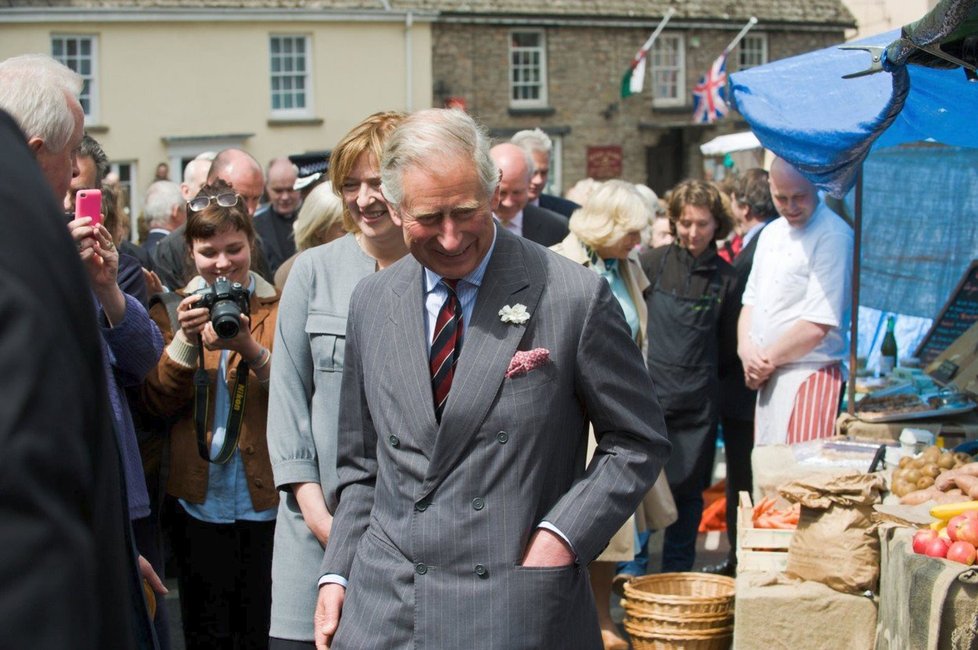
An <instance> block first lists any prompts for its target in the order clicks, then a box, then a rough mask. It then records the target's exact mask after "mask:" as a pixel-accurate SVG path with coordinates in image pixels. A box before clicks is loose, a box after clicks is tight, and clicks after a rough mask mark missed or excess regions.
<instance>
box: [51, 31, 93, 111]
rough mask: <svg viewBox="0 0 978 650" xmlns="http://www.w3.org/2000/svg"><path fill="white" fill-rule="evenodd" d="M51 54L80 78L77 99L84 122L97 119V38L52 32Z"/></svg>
mask: <svg viewBox="0 0 978 650" xmlns="http://www.w3.org/2000/svg"><path fill="white" fill-rule="evenodd" d="M51 56H52V57H53V58H54V59H56V60H57V61H60V62H61V63H63V64H64V65H65V66H67V67H68V68H71V69H72V70H74V71H75V72H77V73H78V74H79V75H81V78H82V82H83V85H82V92H81V96H80V97H79V100H80V101H81V105H82V110H84V111H85V123H86V124H93V123H95V122H97V121H98V77H97V76H96V70H97V68H98V40H97V39H96V37H95V36H85V35H77V34H53V35H52V36H51Z"/></svg>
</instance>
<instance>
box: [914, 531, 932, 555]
mask: <svg viewBox="0 0 978 650" xmlns="http://www.w3.org/2000/svg"><path fill="white" fill-rule="evenodd" d="M936 538H937V531H936V530H932V529H930V528H924V529H923V530H918V531H917V532H916V533H915V534H914V536H913V552H914V553H920V554H921V555H923V554H924V552H925V551H926V550H927V544H928V543H929V542H930V541H931V540H932V539H936Z"/></svg>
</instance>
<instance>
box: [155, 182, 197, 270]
mask: <svg viewBox="0 0 978 650" xmlns="http://www.w3.org/2000/svg"><path fill="white" fill-rule="evenodd" d="M191 198H193V197H191ZM143 216H144V217H146V221H147V225H149V233H148V234H147V235H146V241H144V242H143V243H142V247H143V250H144V251H146V254H147V255H153V251H154V250H155V249H156V245H157V244H159V243H160V242H161V241H162V240H163V238H164V237H166V236H167V235H169V234H170V233H171V232H173V231H174V230H176V229H177V228H179V227H180V226H182V225H183V224H184V223H186V221H187V202H186V200H185V199H184V198H183V193H182V192H181V191H180V186H179V185H177V184H176V183H174V182H173V181H156V182H154V183H153V184H152V185H150V186H149V188H148V189H147V190H146V199H145V200H144V201H143Z"/></svg>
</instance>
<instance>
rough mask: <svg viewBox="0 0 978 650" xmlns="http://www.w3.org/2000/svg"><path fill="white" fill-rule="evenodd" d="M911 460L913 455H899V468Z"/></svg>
mask: <svg viewBox="0 0 978 650" xmlns="http://www.w3.org/2000/svg"><path fill="white" fill-rule="evenodd" d="M912 460H913V457H912V456H901V457H900V464H899V467H900V469H903V468H904V467H906V466H907V465H909V464H910V461H912Z"/></svg>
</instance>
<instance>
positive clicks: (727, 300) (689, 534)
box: [641, 180, 742, 572]
mask: <svg viewBox="0 0 978 650" xmlns="http://www.w3.org/2000/svg"><path fill="white" fill-rule="evenodd" d="M668 212H669V220H670V222H671V224H672V226H673V230H674V233H675V235H676V242H675V243H674V244H672V245H670V246H663V247H661V248H655V249H651V250H649V251H646V252H645V253H643V254H642V257H641V263H642V269H643V270H644V271H645V273H646V275H648V277H649V280H650V282H651V288H650V289H649V290H648V291H647V292H646V297H645V301H646V305H647V306H648V313H649V316H648V319H649V320H648V356H647V359H648V366H649V372H650V373H651V374H652V379H653V380H654V381H655V388H656V392H657V394H658V397H659V402H660V404H661V405H662V409H663V411H664V413H665V418H666V429H667V430H668V432H669V440H670V441H671V442H672V445H673V447H672V456H671V458H670V459H669V462H668V463H667V464H666V468H665V472H666V476H667V478H668V479H669V487H670V488H671V489H672V494H673V498H674V499H675V501H676V508H677V509H678V511H679V519H677V520H676V522H675V523H674V524H672V525H671V526H669V527H668V528H666V533H665V542H664V547H663V551H662V571H663V572H671V571H689V570H691V569H692V568H693V562H694V560H695V558H696V534H697V530H698V528H699V523H700V518H701V517H702V514H703V490H704V489H706V488H707V487H708V485H709V481H710V476H711V473H712V470H713V456H714V450H715V447H716V435H717V420H718V415H717V402H718V385H719V377H720V374H721V373H722V372H723V371H724V370H726V368H727V367H728V366H729V365H730V364H731V363H733V362H734V361H735V360H736V357H737V313H738V309H737V306H738V303H739V302H740V293H741V290H742V289H741V288H740V287H739V283H738V281H737V276H736V274H735V273H734V270H733V268H732V267H731V266H730V265H729V264H727V263H726V262H724V261H723V260H722V259H720V257H719V256H718V255H717V247H716V240H717V239H722V238H724V237H725V236H726V235H727V234H728V233H729V232H730V228H731V226H732V223H733V222H732V219H731V216H730V212H729V208H728V207H727V205H726V204H725V203H724V202H723V199H722V198H721V196H720V192H719V191H718V190H717V189H716V188H715V187H714V186H713V185H711V184H709V183H706V182H704V181H698V180H688V181H683V182H682V183H680V184H679V185H677V186H676V187H675V189H673V191H672V193H671V195H670V197H669V210H668Z"/></svg>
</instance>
